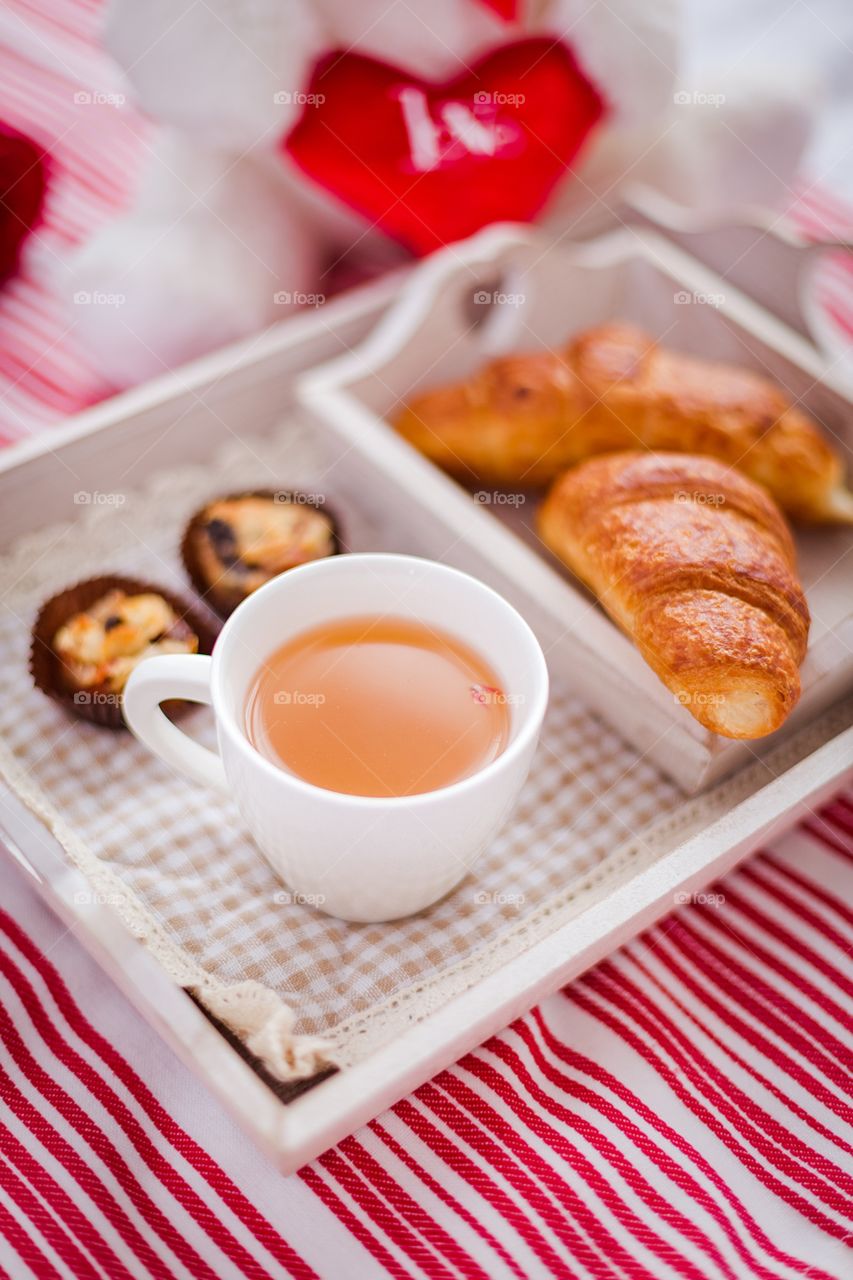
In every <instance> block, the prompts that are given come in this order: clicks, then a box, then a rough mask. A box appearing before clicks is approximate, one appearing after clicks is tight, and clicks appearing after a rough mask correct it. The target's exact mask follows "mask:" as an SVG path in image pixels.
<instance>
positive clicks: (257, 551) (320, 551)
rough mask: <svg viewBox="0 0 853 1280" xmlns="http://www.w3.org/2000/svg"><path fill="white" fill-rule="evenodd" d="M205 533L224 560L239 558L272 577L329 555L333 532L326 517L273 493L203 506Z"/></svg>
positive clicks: (228, 562) (245, 563)
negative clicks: (277, 496)
mask: <svg viewBox="0 0 853 1280" xmlns="http://www.w3.org/2000/svg"><path fill="white" fill-rule="evenodd" d="M205 529H206V532H207V536H208V537H209V538H210V542H211V545H212V547H213V549H214V551H215V552H216V554H217V557H218V558H219V559H220V560H221V561H222V563H223V564H225V565H229V566H230V565H233V564H234V563H235V562H236V561H238V560H239V561H242V563H243V564H244V565H247V566H248V567H249V568H250V569H261V570H264V571H266V573H267V574H268V575H269V576H270V577H273V576H274V575H275V574H277V573H281V572H282V571H283V570H285V569H290V568H292V567H293V566H294V565H297V564H302V563H303V562H304V561H305V560H316V559H318V558H319V557H321V556H325V555H328V554H329V553H330V551H331V550H332V549H333V543H334V531H333V529H332V526H331V522H330V521H329V519H328V518H327V517H326V516H325V515H324V514H323V512H322V511H318V510H317V508H316V507H311V506H308V505H307V504H304V503H293V502H276V501H275V499H273V498H261V497H245V498H224V499H222V501H220V502H214V503H212V504H211V506H210V507H208V509H207V522H206V524H205Z"/></svg>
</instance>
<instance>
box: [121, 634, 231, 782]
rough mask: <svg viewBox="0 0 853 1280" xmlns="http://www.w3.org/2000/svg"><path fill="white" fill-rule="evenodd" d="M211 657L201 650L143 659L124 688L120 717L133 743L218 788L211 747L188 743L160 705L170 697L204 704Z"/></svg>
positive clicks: (218, 765) (219, 771) (220, 778)
mask: <svg viewBox="0 0 853 1280" xmlns="http://www.w3.org/2000/svg"><path fill="white" fill-rule="evenodd" d="M211 662H212V659H211V658H209V657H208V656H207V655H206V654H202V653H169V654H161V655H160V656H159V657H153V658H146V659H145V661H144V662H140V664H139V666H138V667H136V668H135V669H134V670H133V671H132V672H131V673H130V678H129V680H128V682H127V684H126V686H125V690H124V698H123V705H124V718H125V721H126V722H127V726H128V728H129V729H130V730H131V732H132V733H133V734H134V735H135V736H136V737H137V738H138V739H139V741H140V742H141V743H142V744H143V745H144V746H146V747H147V748H148V750H149V751H151V752H153V754H154V755H155V756H159V757H160V759H161V760H164V761H165V763H166V764H168V765H169V766H170V767H171V768H172V769H174V770H175V771H176V772H177V773H181V774H183V775H184V777H186V778H189V779H190V780H191V781H192V782H200V783H201V784H202V785H203V786H205V787H214V788H215V789H216V790H218V791H227V790H229V787H228V782H227V779H226V777H225V769H224V768H223V765H222V761H221V759H220V758H219V756H218V755H217V753H216V752H215V751H209V750H208V748H207V747H203V746H202V745H201V743H199V742H194V741H193V739H192V738H191V737H189V735H188V734H186V733H183V732H182V730H180V729H179V728H178V727H177V726H176V725H174V724H172V721H171V720H170V719H169V718H168V716H166V715H165V714H164V712H163V710H162V708H161V706H160V703H161V702H166V701H168V700H169V699H170V698H185V699H187V700H188V701H189V702H204V703H208V704H209V703H210V701H211V693H210V667H211Z"/></svg>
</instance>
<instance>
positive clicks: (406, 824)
mask: <svg viewBox="0 0 853 1280" xmlns="http://www.w3.org/2000/svg"><path fill="white" fill-rule="evenodd" d="M365 614H368V615H369V614H373V615H376V614H385V615H388V616H391V617H403V618H408V619H412V620H416V621H419V622H423V623H426V624H428V625H430V626H434V627H436V628H439V629H443V630H445V631H448V632H450V633H451V634H452V635H454V636H456V637H457V638H458V639H460V640H462V641H464V642H465V643H466V644H468V645H470V647H471V648H473V649H474V650H475V652H478V653H480V654H482V656H483V657H484V658H485V660H486V661H487V662H488V663H489V664H490V666H491V667H492V668H493V670H494V671H495V672H496V674H497V676H498V677H499V679H500V681H501V687H502V689H503V691H504V693H505V694H508V695H511V696H509V697H507V702H508V708H509V713H510V737H509V742H508V743H507V746H506V748H505V750H504V751H503V752H502V754H501V755H500V756H498V757H497V758H496V759H495V760H493V761H492V762H491V763H490V764H488V765H486V766H485V767H484V768H483V769H481V770H479V772H477V773H475V774H472V775H471V776H470V777H467V778H463V779H462V780H461V781H460V782H455V783H453V784H451V785H450V786H447V787H442V788H440V789H439V790H437V791H427V792H424V793H422V794H420V795H412V796H392V797H390V798H386V797H384V796H354V795H345V794H343V793H341V792H337V791H329V790H327V789H325V788H323V787H317V786H314V785H313V784H311V783H309V782H305V781H304V780H303V779H301V778H298V777H296V776H295V775H294V774H291V773H288V772H287V771H286V770H285V769H283V768H279V767H278V766H277V765H275V764H273V763H272V762H271V761H270V760H268V759H266V758H265V757H264V756H262V755H261V754H260V753H259V752H258V751H256V749H255V748H254V747H253V746H252V744H251V743H250V741H249V739H248V737H247V736H246V727H245V706H246V701H247V697H248V694H249V689H250V687H251V685H252V683H253V681H254V679H255V676H256V674H257V672H258V670H259V668H260V667H261V665H262V664H263V662H264V661H265V660H266V659H267V658H268V657H269V656H270V655H271V654H272V653H274V652H275V650H277V649H278V648H279V647H280V646H281V645H282V644H284V643H285V642H286V641H287V640H288V639H290V638H291V637H293V636H296V635H298V634H299V633H300V632H303V631H307V630H308V629H309V628H311V627H315V626H318V625H321V624H322V623H324V622H329V621H332V620H335V619H341V618H347V617H356V616H359V615H365ZM169 698H185V699H189V700H190V701H192V702H208V703H210V704H211V705H212V707H213V710H214V714H215V716H216V725H217V734H218V741H219V754H218V755H217V754H216V752H213V751H209V750H208V749H207V748H206V747H203V746H201V744H200V743H198V742H195V741H193V739H192V738H190V737H188V736H187V735H186V734H185V733H183V732H182V731H181V729H179V728H178V727H177V726H176V725H174V724H173V723H172V722H171V721H170V720H169V719H167V717H166V716H165V715H164V714H163V711H162V710H161V708H160V703H161V702H164V701H166V700H167V699H169ZM547 701H548V671H547V667H546V665H545V659H544V657H543V654H542V650H541V648H540V647H539V644H538V642H537V640H536V637H535V636H534V634H533V632H532V631H531V630H530V628H529V626H528V625H527V623H526V622H525V621H524V619H523V618H522V617H521V615H520V614H518V613H517V612H516V610H515V609H513V607H512V606H511V605H509V604H508V603H507V602H506V601H505V600H504V599H503V598H502V597H501V596H499V595H498V594H497V593H496V592H494V591H492V590H491V588H490V587H487V586H485V585H484V584H483V583H482V582H478V581H477V580H476V578H471V577H469V576H468V574H465V573H460V572H459V571H458V570H457V569H451V568H448V567H447V566H446V565H443V564H438V563H436V562H435V561H431V560H420V559H417V558H415V557H413V556H398V555H341V556H334V557H331V558H329V559H325V560H317V561H313V562H312V563H310V564H306V565H302V566H300V568H298V569H291V570H289V571H288V572H287V573H284V574H282V575H281V576H280V577H278V578H275V579H273V581H272V582H269V583H267V584H266V586H264V587H261V588H260V590H259V591H256V592H254V594H253V595H251V596H249V597H248V599H247V600H245V601H244V602H243V603H242V604H241V605H240V606H239V608H237V609H236V610H235V611H234V613H233V614H232V615H231V617H230V618H229V619H228V621H227V622H226V623H225V626H224V627H223V629H222V631H221V633H220V635H219V638H218V639H217V641H216V645H215V647H214V650H213V656H212V657H205V656H203V655H201V654H176V655H166V656H162V657H154V658H149V659H147V660H146V661H145V662H142V663H140V665H139V666H138V667H137V668H136V670H135V671H134V672H133V673H132V674H131V677H130V679H129V680H128V682H127V687H126V689H125V693H124V714H125V719H126V720H127V723H128V725H129V726H130V728H131V729H132V730H133V732H134V734H135V735H136V737H137V738H139V740H140V741H141V742H143V743H144V744H145V745H146V746H147V747H148V748H149V749H150V750H151V751H153V752H154V754H155V755H158V756H160V757H161V759H163V760H165V761H166V763H167V764H169V765H171V766H172V768H173V769H176V770H177V771H178V773H181V774H184V775H185V776H186V777H188V778H190V779H191V780H192V781H193V782H198V783H202V784H204V785H206V786H209V787H213V788H216V789H218V790H221V791H224V792H227V793H228V794H229V795H231V796H232V797H233V799H234V800H235V801H236V804H237V807H238V809H239V810H240V813H241V815H242V818H243V820H244V822H245V824H246V826H247V827H248V829H249V831H250V832H251V833H252V835H253V836H254V838H255V840H256V842H257V844H258V845H259V847H260V848H261V850H262V851H263V853H264V854H265V855H266V857H267V858H268V859H269V861H270V863H271V864H272V866H273V868H274V869H275V870H276V871H277V872H278V874H279V875H280V876H281V878H282V879H283V880H284V882H285V884H286V885H287V886H288V888H289V889H290V890H291V892H292V893H293V895H294V897H295V898H296V899H297V900H303V901H307V902H311V903H315V904H316V905H317V906H319V907H320V908H321V909H322V910H323V911H326V912H328V913H329V914H330V915H334V916H340V917H342V918H343V919H345V920H355V921H376V920H393V919H395V918H397V917H399V916H406V915H410V914H411V913H412V912H414V911H420V910H421V909H422V908H423V907H427V906H429V905H430V903H432V902H435V901H436V900H437V899H438V898H441V897H442V896H443V895H444V894H445V893H447V892H448V891H449V890H450V889H452V888H453V886H454V885H455V884H457V883H458V882H459V881H460V880H461V879H462V878H463V877H464V876H465V875H466V874H467V873H468V871H469V870H470V869H471V867H472V865H473V864H474V862H475V860H476V859H477V857H478V856H479V854H480V853H481V852H482V851H483V849H484V848H485V847H486V845H487V844H488V843H489V841H490V840H491V838H492V837H493V836H494V835H495V833H496V832H497V831H498V829H499V828H500V827H501V826H502V824H503V823H504V822H505V821H506V819H507V817H508V815H509V813H510V810H511V809H512V807H513V805H514V803H515V800H516V798H517V796H518V792H519V790H520V788H521V786H522V784H523V782H524V780H525V778H526V777H527V773H528V770H529V767H530V762H531V759H532V757H533V752H534V750H535V748H536V742H537V738H538V735H539V729H540V726H541V724H542V718H543V716H544V714H545V707H546V705H547Z"/></svg>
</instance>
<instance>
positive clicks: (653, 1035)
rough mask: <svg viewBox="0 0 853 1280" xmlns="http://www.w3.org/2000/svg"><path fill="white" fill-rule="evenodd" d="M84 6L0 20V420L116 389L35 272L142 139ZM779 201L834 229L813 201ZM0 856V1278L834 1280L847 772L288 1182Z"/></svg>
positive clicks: (123, 191) (850, 812) (19, 2)
mask: <svg viewBox="0 0 853 1280" xmlns="http://www.w3.org/2000/svg"><path fill="white" fill-rule="evenodd" d="M100 7H101V5H100V0H62V2H59V0H57V2H56V3H52V4H51V3H47V0H5V5H4V8H3V10H2V12H0V119H5V120H6V121H7V122H8V123H10V124H12V125H16V126H17V127H19V128H21V129H23V130H24V131H26V132H28V133H30V134H31V135H32V136H34V137H35V138H36V139H37V140H38V141H40V142H41V143H43V144H45V145H46V146H48V147H49V148H50V150H51V151H52V153H53V161H52V165H53V170H52V185H51V194H50V198H49V202H48V208H47V211H46V216H45V220H44V223H43V225H42V228H41V230H40V232H39V236H38V239H37V241H36V242H35V243H34V244H33V245H32V247H31V250H30V252H29V253H28V257H27V263H26V270H25V271H24V273H23V274H22V275H21V276H20V277H19V278H17V279H16V280H14V281H13V282H12V283H11V284H10V285H9V286H8V287H7V288H6V289H5V290H4V292H3V295H2V298H0V440H2V441H7V442H8V441H14V440H18V439H21V438H23V437H25V436H27V435H28V434H32V433H34V432H37V431H41V430H57V431H60V430H61V423H62V419H63V418H64V417H65V415H66V414H67V413H69V412H71V411H73V410H75V409H77V408H80V407H82V406H83V405H85V404H87V403H89V402H91V401H92V400H95V399H97V398H99V397H100V396H102V395H104V394H106V393H107V392H108V391H109V390H110V388H109V387H107V386H106V385H105V384H104V383H103V381H102V379H101V378H100V377H99V375H98V373H97V370H96V369H95V368H94V367H93V366H92V364H91V362H89V361H88V360H87V359H86V358H85V357H84V356H83V355H82V354H81V352H80V351H78V350H76V349H75V345H74V319H73V316H70V315H69V314H68V313H67V312H66V311H64V310H63V308H62V307H61V306H59V305H58V304H57V302H56V298H55V296H54V291H53V282H54V281H55V279H56V272H57V271H58V270H61V265H62V260H63V258H64V255H65V253H66V252H67V251H68V249H69V248H70V247H72V246H73V245H74V244H76V243H78V242H79V241H80V240H81V239H82V238H83V237H84V236H85V235H87V234H89V233H90V232H91V230H92V229H94V228H95V227H96V226H97V225H99V224H100V223H101V222H103V221H104V219H106V218H108V217H109V216H110V215H111V214H112V213H113V212H114V211H115V210H116V209H118V208H120V207H121V206H122V204H123V203H124V202H125V201H126V199H127V197H128V192H129V183H130V182H131V181H132V175H133V173H134V172H135V167H136V163H137V160H138V158H139V156H140V155H141V154H143V153H144V151H145V148H146V146H147V137H146V133H147V127H146V125H145V123H144V122H143V121H142V120H141V119H140V118H139V117H138V116H137V115H136V114H135V113H134V112H133V111H132V110H131V109H130V108H124V109H123V110H122V111H116V110H115V109H114V108H112V107H110V106H106V105H105V106H103V107H101V106H99V105H98V104H97V103H94V102H91V101H90V102H83V103H82V104H79V105H78V104H77V103H75V93H76V92H77V91H79V90H80V89H81V87H82V88H84V89H85V88H86V87H90V86H93V85H95V86H103V87H107V86H108V84H109V80H108V77H109V75H110V73H109V71H108V69H105V67H104V64H103V60H102V59H101V57H100V55H99V54H98V53H97V50H96V46H95V31H96V24H97V21H98V17H99V11H100ZM105 77H106V78H105ZM798 215H799V216H800V217H801V218H802V219H803V221H804V222H805V223H806V225H808V226H810V227H812V228H813V229H815V230H820V229H828V230H838V229H840V227H841V226H842V224H843V222H844V221H845V213H844V211H843V210H840V209H839V208H838V207H837V206H836V205H835V203H834V202H832V201H831V200H829V199H828V197H826V195H825V194H823V193H819V192H815V191H810V192H808V193H807V194H804V195H803V197H802V198H801V200H800V201H799V204H798ZM845 271H846V268H845V267H843V266H840V267H839V270H838V272H837V273H835V274H830V275H829V276H828V277H827V280H826V283H825V288H826V289H827V296H826V298H825V302H826V304H827V307H828V309H829V310H830V311H831V313H832V314H833V316H834V317H835V322H836V324H837V326H838V327H839V329H840V330H842V331H843V330H844V329H845V328H846V329H851V328H853V324H851V317H853V290H851V289H850V288H849V282H848V280H847V279H846V277H845ZM0 876H2V879H0V1280H6V1278H7V1277H8V1278H9V1280H28V1278H30V1277H36V1278H37V1280H54V1277H63V1278H66V1277H74V1278H75V1280H76V1278H77V1277H86V1278H91V1280H95V1278H98V1280H100V1278H102V1277H108V1278H110V1280H112V1277H121V1278H123V1280H126V1278H127V1277H142V1276H155V1277H163V1280H172V1278H175V1280H200V1278H203V1280H230V1278H231V1277H253V1278H254V1277H262V1278H266V1277H283V1276H293V1277H299V1278H301V1277H320V1278H321V1280H372V1278H373V1277H381V1276H386V1275H387V1276H392V1277H428V1278H429V1280H433V1278H434V1280H455V1278H457V1277H462V1278H463V1280H468V1278H469V1277H479V1278H480V1280H502V1278H503V1277H507V1278H509V1277H519V1278H520V1280H521V1278H523V1280H526V1278H528V1277H539V1276H543V1277H545V1276H557V1277H566V1278H568V1277H578V1278H579V1280H586V1278H587V1277H591V1278H600V1280H611V1278H613V1280H617V1278H627V1280H670V1278H675V1277H679V1278H680V1277H691V1278H694V1277H695V1280H706V1278H707V1280H717V1278H718V1277H720V1278H722V1277H728V1278H730V1280H741V1278H742V1277H752V1276H760V1277H763V1278H765V1280H785V1278H787V1277H794V1276H808V1277H812V1278H819V1280H841V1278H842V1277H846V1276H849V1275H851V1274H853V1254H851V1252H850V1242H851V1238H853V1161H851V1154H853V1130H851V1126H850V1121H851V1116H853V1097H851V1094H853V1087H851V1086H853V1074H851V1030H852V1029H853V1028H851V1022H853V969H852V968H851V965H850V949H851V939H853V913H852V912H851V910H850V903H851V902H853V793H851V794H847V795H841V796H839V797H837V798H836V799H835V800H834V801H833V802H832V803H831V804H830V805H828V806H827V807H826V808H825V809H824V810H822V811H821V813H820V814H813V815H811V817H810V818H809V819H808V821H806V822H804V823H803V824H802V825H801V826H800V827H799V828H798V829H797V830H796V832H794V833H791V834H790V835H789V836H787V837H786V838H785V839H783V840H780V841H779V842H778V843H777V844H775V845H774V847H773V849H772V850H768V851H764V852H760V853H758V854H757V855H756V856H755V857H753V858H752V859H751V861H750V862H749V863H748V864H746V865H745V866H744V867H743V868H742V869H740V870H739V871H737V872H736V873H734V874H732V875H731V876H729V877H727V878H726V879H725V880H724V881H723V882H722V883H721V884H719V885H717V886H715V887H714V888H713V889H712V890H710V891H709V892H708V893H707V894H705V895H702V896H701V897H700V899H699V900H697V901H694V902H692V903H690V904H689V905H686V906H683V907H681V908H680V909H678V910H677V911H675V912H674V913H673V914H672V915H671V916H670V917H669V918H668V919H667V920H666V921H664V922H663V923H662V924H660V925H658V926H656V927H655V928H654V929H652V930H650V931H649V932H648V933H646V934H644V935H643V936H642V937H641V938H639V939H637V941H635V942H634V943H632V944H631V945H630V946H628V947H626V948H624V949H623V950H622V951H620V952H618V953H616V954H615V955H614V956H613V957H612V958H611V959H610V960H609V961H607V963H605V964H602V965H600V966H599V967H598V968H596V969H595V970H593V971H592V972H591V973H589V974H588V975H586V976H585V977H584V978H582V979H581V980H580V981H578V982H576V983H574V984H573V985H572V986H571V987H569V988H567V989H566V990H565V991H564V992H562V993H560V994H559V995H556V996H554V997H552V998H551V999H550V1000H548V1001H546V1002H545V1003H544V1004H543V1005H541V1006H540V1007H539V1008H538V1009H537V1010H535V1011H534V1012H533V1013H532V1014H530V1015H529V1016H528V1017H526V1018H523V1019H520V1020H519V1021H518V1022H516V1023H514V1024H513V1025H512V1026H511V1027H510V1028H508V1029H507V1030H506V1031H505V1032H504V1033H503V1034H502V1035H500V1036H498V1037H496V1038H495V1039H493V1040H491V1041H490V1042H489V1043H488V1044H486V1045H484V1046H482V1048H481V1049H479V1050H478V1051H477V1052H476V1053H474V1054H470V1055H469V1056H468V1057H466V1058H465V1059H463V1060H462V1061H461V1062H460V1063H458V1064H457V1065H456V1066H455V1067H454V1068H453V1069H452V1070H450V1071H446V1072H444V1073H442V1074H441V1075H440V1076H438V1077H437V1078H436V1079H435V1080H433V1081H432V1082H430V1083H429V1084H428V1085H425V1086H423V1087H422V1088H421V1089H419V1090H418V1091H417V1092H416V1093H415V1094H413V1095H412V1096H411V1097H410V1098H407V1099H406V1100H405V1101H403V1102H401V1103H399V1104H398V1105H397V1106H396V1107H394V1108H393V1110H392V1111H390V1112H388V1113H386V1114H385V1115H383V1116H381V1117H380V1118H379V1119H378V1120H376V1121H375V1122H373V1123H372V1124H370V1125H368V1126H367V1127H366V1128H364V1129H363V1130H361V1131H359V1132H358V1133H356V1134H354V1135H353V1136H352V1137H351V1138H349V1139H347V1140H346V1141H345V1142H343V1143H341V1144H340V1146H339V1147H337V1148H335V1149H334V1150H333V1151H330V1152H329V1153H327V1154H326V1155H325V1156H323V1157H322V1158H321V1159H320V1160H318V1161H316V1162H315V1163H314V1164H312V1165H311V1166H310V1167H308V1168H306V1169H304V1170H303V1171H302V1172H301V1173H300V1174H299V1175H296V1176H293V1177H291V1178H283V1177H282V1176H281V1175H279V1174H278V1173H276V1172H275V1171H274V1170H273V1169H272V1168H270V1167H269V1166H268V1165H267V1164H266V1163H265V1161H264V1159H263V1158H262V1157H261V1156H260V1155H259V1154H258V1153H257V1151H256V1150H255V1149H254V1148H253V1147H252V1145H251V1144H250V1143H249V1142H248V1141H247V1140H246V1139H245V1138H244V1137H243V1136H242V1135H241V1133H240V1132H239V1131H237V1130H236V1129H235V1127H234V1125H233V1123H232V1121H231V1120H230V1118H229V1117H228V1116H227V1115H226V1114H225V1113H224V1112H223V1111H222V1110H221V1109H220V1108H219V1106H218V1104H217V1103H216V1102H215V1101H214V1100H213V1099H212V1098H210V1097H209V1096H207V1094H206V1093H204V1092H203V1091H201V1090H200V1089H199V1087H198V1085H197V1084H196V1082H195V1081H194V1079H193V1078H192V1077H191V1075H190V1074H189V1073H188V1072H187V1071H186V1070H185V1069H184V1068H183V1067H182V1066H181V1065H180V1064H179V1063H178V1062H177V1060H176V1059H175V1058H174V1057H173V1056H172V1055H171V1053H170V1052H169V1051H168V1050H167V1049H166V1048H165V1047H164V1046H163V1044H162V1043H161V1042H160V1041H159V1040H158V1039H157V1038H156V1037H155V1036H153V1035H152V1034H151V1032H150V1030H149V1029H148V1028H147V1027H146V1026H145V1025H144V1024H143V1023H142V1022H141V1021H140V1019H139V1017H138V1016H137V1015H136V1014H135V1012H134V1011H133V1010H132V1008H131V1007H130V1006H129V1005H128V1004H127V1002H126V1001H125V1000H124V999H123V998H122V997H121V995H120V994H119V993H118V992H117V991H116V989H115V988H114V987H113V986H112V985H111V983H110V982H109V981H108V979H106V978H105V977H104V975H103V974H102V973H101V972H100V971H99V970H98V969H97V967H96V966H95V965H94V964H93V963H92V961H91V960H89V958H88V957H87V956H86V955H85V953H84V952H83V951H82V949H81V948H80V946H79V945H78V944H77V943H76V941H75V940H74V939H73V937H71V936H70V935H68V934H67V933H66V932H65V931H64V929H63V927H62V926H61V925H60V923H59V922H58V921H57V920H56V918H55V917H53V916H52V915H51V913H50V912H49V911H48V910H47V908H46V907H45V906H44V905H43V904H42V903H41V901H40V899H39V898H38V896H37V894H36V892H35V890H34V888H33V886H32V885H31V883H30V882H29V881H28V880H27V878H26V876H25V875H24V873H22V872H21V871H19V870H18V869H17V868H16V867H14V866H13V864H11V863H9V864H8V865H6V864H5V863H4V864H3V865H2V866H0Z"/></svg>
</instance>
